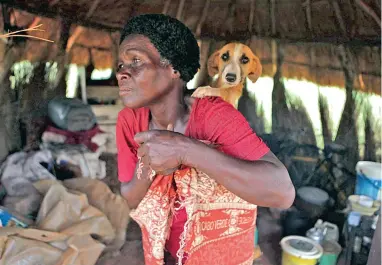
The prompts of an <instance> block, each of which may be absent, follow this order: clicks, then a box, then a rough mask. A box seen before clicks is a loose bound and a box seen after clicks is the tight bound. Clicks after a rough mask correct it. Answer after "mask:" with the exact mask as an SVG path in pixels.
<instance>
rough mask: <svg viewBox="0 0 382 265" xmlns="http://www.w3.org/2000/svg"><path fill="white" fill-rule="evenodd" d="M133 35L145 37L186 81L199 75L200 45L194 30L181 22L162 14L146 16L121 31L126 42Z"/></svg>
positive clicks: (135, 18)
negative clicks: (193, 32)
mask: <svg viewBox="0 0 382 265" xmlns="http://www.w3.org/2000/svg"><path fill="white" fill-rule="evenodd" d="M131 34H138V35H144V36H146V37H147V38H149V39H150V41H151V43H152V44H154V46H155V47H156V48H157V50H158V51H159V54H160V55H161V57H163V58H165V59H167V60H168V61H169V62H170V63H171V65H172V66H173V68H174V69H175V70H177V71H179V73H180V76H181V78H182V80H183V81H185V82H188V81H190V80H191V79H192V78H193V77H194V75H195V74H196V73H197V71H198V69H199V67H200V64H199V56H200V54H199V46H198V42H197V41H196V39H195V37H194V35H193V34H192V32H191V30H190V29H189V28H188V27H187V26H186V25H184V24H183V23H182V22H180V21H179V20H177V19H175V18H173V17H170V16H167V15H163V14H145V15H139V16H136V17H133V18H132V19H130V20H129V21H128V22H127V23H126V25H125V27H124V28H123V30H122V32H121V40H120V43H122V41H124V40H125V39H126V38H127V36H129V35H131Z"/></svg>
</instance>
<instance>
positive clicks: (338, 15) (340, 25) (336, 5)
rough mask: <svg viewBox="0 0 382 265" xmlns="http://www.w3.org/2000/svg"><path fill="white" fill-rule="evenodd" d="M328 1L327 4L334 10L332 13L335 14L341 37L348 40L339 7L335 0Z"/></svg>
mask: <svg viewBox="0 0 382 265" xmlns="http://www.w3.org/2000/svg"><path fill="white" fill-rule="evenodd" d="M328 1H329V3H331V4H332V6H333V8H334V12H335V14H336V18H337V21H338V25H339V27H340V29H341V33H342V35H343V36H344V37H346V38H347V39H348V36H347V31H346V26H345V22H344V19H343V17H342V14H341V9H340V6H339V5H338V2H337V0H328Z"/></svg>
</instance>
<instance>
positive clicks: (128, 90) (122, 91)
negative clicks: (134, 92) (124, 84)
mask: <svg viewBox="0 0 382 265" xmlns="http://www.w3.org/2000/svg"><path fill="white" fill-rule="evenodd" d="M130 92H131V89H120V90H119V95H120V96H121V97H122V96H126V95H127V94H129V93H130Z"/></svg>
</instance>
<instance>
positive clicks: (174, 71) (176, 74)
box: [171, 67, 180, 79]
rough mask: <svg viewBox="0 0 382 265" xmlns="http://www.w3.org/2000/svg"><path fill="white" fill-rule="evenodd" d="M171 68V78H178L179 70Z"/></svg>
mask: <svg viewBox="0 0 382 265" xmlns="http://www.w3.org/2000/svg"><path fill="white" fill-rule="evenodd" d="M171 70H172V78H173V79H179V78H180V72H179V71H178V70H175V69H174V68H172V67H171Z"/></svg>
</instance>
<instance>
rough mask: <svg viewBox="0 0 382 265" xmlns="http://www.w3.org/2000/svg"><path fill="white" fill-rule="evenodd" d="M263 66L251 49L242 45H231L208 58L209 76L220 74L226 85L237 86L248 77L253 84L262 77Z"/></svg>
mask: <svg viewBox="0 0 382 265" xmlns="http://www.w3.org/2000/svg"><path fill="white" fill-rule="evenodd" d="M261 72H262V66H261V63H260V60H259V58H258V57H257V56H256V55H254V54H253V52H252V51H251V49H250V48H249V47H248V46H247V45H244V44H241V43H229V44H226V45H225V46H224V47H223V48H221V49H220V50H218V51H216V52H215V53H214V54H212V55H211V56H210V58H208V74H209V75H210V76H211V77H213V76H215V75H216V74H219V75H220V76H221V78H222V80H223V82H224V83H226V84H228V85H230V86H236V85H238V84H239V83H241V82H244V79H245V78H246V77H248V78H249V79H250V80H251V81H252V82H256V80H257V79H258V78H259V77H260V75H261Z"/></svg>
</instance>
